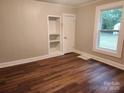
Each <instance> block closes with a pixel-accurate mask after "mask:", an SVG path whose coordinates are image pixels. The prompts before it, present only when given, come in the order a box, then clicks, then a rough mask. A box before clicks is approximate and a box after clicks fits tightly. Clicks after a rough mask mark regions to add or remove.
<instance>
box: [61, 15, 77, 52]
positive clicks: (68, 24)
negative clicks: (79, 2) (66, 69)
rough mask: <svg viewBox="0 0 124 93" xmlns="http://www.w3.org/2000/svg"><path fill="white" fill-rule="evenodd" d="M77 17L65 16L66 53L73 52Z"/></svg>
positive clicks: (64, 42) (64, 44)
mask: <svg viewBox="0 0 124 93" xmlns="http://www.w3.org/2000/svg"><path fill="white" fill-rule="evenodd" d="M74 39H75V16H74V15H64V16H63V51H64V54H65V53H69V52H72V51H73V49H74V43H75V40H74Z"/></svg>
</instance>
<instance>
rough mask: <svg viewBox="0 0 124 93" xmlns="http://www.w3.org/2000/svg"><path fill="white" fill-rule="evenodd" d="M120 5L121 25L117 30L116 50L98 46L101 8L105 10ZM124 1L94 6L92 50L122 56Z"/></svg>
mask: <svg viewBox="0 0 124 93" xmlns="http://www.w3.org/2000/svg"><path fill="white" fill-rule="evenodd" d="M118 7H122V20H121V26H120V31H119V36H118V45H117V51H114V50H110V49H104V48H100V47H99V46H98V42H99V32H100V29H99V27H100V22H101V21H100V20H101V16H100V15H101V10H106V9H113V8H118ZM123 25H124V1H119V2H115V3H109V4H105V5H100V6H97V7H96V15H95V27H94V38H93V51H95V52H98V53H102V54H105V55H109V56H113V57H118V58H121V57H122V48H123V40H124V31H123V30H124V26H123Z"/></svg>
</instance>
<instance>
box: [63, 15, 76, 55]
mask: <svg viewBox="0 0 124 93" xmlns="http://www.w3.org/2000/svg"><path fill="white" fill-rule="evenodd" d="M65 16H71V17H74V20H75V31H76V15H75V14H63V18H62V43H63V45H62V46H63V47H62V48H63V49H62V50H63V54H66V52H65V51H64V29H63V28H64V25H63V24H64V17H65ZM75 31H74V47H75ZM73 51H74V50H72V52H73Z"/></svg>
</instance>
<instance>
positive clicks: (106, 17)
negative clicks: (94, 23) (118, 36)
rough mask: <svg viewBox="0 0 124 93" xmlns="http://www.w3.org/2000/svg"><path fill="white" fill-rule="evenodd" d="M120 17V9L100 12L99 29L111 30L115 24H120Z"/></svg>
mask: <svg viewBox="0 0 124 93" xmlns="http://www.w3.org/2000/svg"><path fill="white" fill-rule="evenodd" d="M121 17H122V8H117V9H111V10H104V11H102V12H101V21H102V24H101V29H113V28H114V26H115V25H116V24H117V23H120V20H121Z"/></svg>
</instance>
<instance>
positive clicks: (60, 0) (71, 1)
mask: <svg viewBox="0 0 124 93" xmlns="http://www.w3.org/2000/svg"><path fill="white" fill-rule="evenodd" d="M38 1H43V2H49V3H57V4H65V5H71V6H75V5H80V4H83V3H88V2H92V1H98V0H38Z"/></svg>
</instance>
